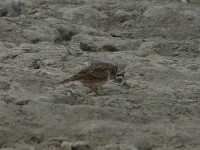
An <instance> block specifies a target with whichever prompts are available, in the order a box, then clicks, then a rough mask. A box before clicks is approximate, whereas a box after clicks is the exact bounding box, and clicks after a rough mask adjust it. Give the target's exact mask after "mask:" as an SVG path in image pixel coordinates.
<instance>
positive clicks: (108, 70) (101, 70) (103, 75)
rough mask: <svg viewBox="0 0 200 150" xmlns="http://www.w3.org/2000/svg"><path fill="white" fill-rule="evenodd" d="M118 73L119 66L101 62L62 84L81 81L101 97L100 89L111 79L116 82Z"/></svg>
mask: <svg viewBox="0 0 200 150" xmlns="http://www.w3.org/2000/svg"><path fill="white" fill-rule="evenodd" d="M116 73H117V66H115V65H113V64H111V63H104V62H99V63H94V64H91V65H90V66H88V67H86V68H84V69H82V70H81V71H80V72H78V73H77V74H75V75H74V76H72V77H70V78H69V79H66V80H64V81H62V82H61V84H63V83H66V82H70V81H79V82H81V83H83V85H85V86H87V87H89V88H90V89H92V91H94V92H95V93H96V94H97V95H100V94H99V92H98V87H100V86H103V85H104V84H106V83H107V82H108V81H109V80H110V79H111V78H113V79H114V80H115V81H116V77H115V76H116Z"/></svg>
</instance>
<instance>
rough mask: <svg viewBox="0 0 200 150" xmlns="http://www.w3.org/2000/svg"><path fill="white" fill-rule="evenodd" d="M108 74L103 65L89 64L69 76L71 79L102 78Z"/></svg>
mask: <svg viewBox="0 0 200 150" xmlns="http://www.w3.org/2000/svg"><path fill="white" fill-rule="evenodd" d="M107 76H108V69H107V68H106V67H105V66H103V65H91V66H89V67H87V68H84V69H82V70H81V71H80V72H78V73H77V74H75V75H74V76H73V77H71V79H72V80H91V79H95V78H96V79H104V78H107Z"/></svg>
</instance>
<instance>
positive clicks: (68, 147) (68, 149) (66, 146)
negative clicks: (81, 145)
mask: <svg viewBox="0 0 200 150" xmlns="http://www.w3.org/2000/svg"><path fill="white" fill-rule="evenodd" d="M72 145H73V143H72V142H67V141H63V142H62V144H61V148H62V149H63V150H71V149H72Z"/></svg>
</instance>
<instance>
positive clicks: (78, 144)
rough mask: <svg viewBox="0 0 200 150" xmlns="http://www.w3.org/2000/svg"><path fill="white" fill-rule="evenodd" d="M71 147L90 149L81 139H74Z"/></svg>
mask: <svg viewBox="0 0 200 150" xmlns="http://www.w3.org/2000/svg"><path fill="white" fill-rule="evenodd" d="M71 148H72V149H74V150H90V146H89V144H88V143H87V142H83V141H76V142H75V143H74V144H73V145H72V147H71Z"/></svg>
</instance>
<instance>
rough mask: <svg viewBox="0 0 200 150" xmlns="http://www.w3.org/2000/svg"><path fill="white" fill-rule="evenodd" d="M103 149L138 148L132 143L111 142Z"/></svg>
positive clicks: (123, 149) (133, 149)
mask: <svg viewBox="0 0 200 150" xmlns="http://www.w3.org/2000/svg"><path fill="white" fill-rule="evenodd" d="M105 150H138V149H137V148H135V147H134V146H132V145H128V144H127V145H126V144H124V145H123V144H111V145H106V146H105Z"/></svg>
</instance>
